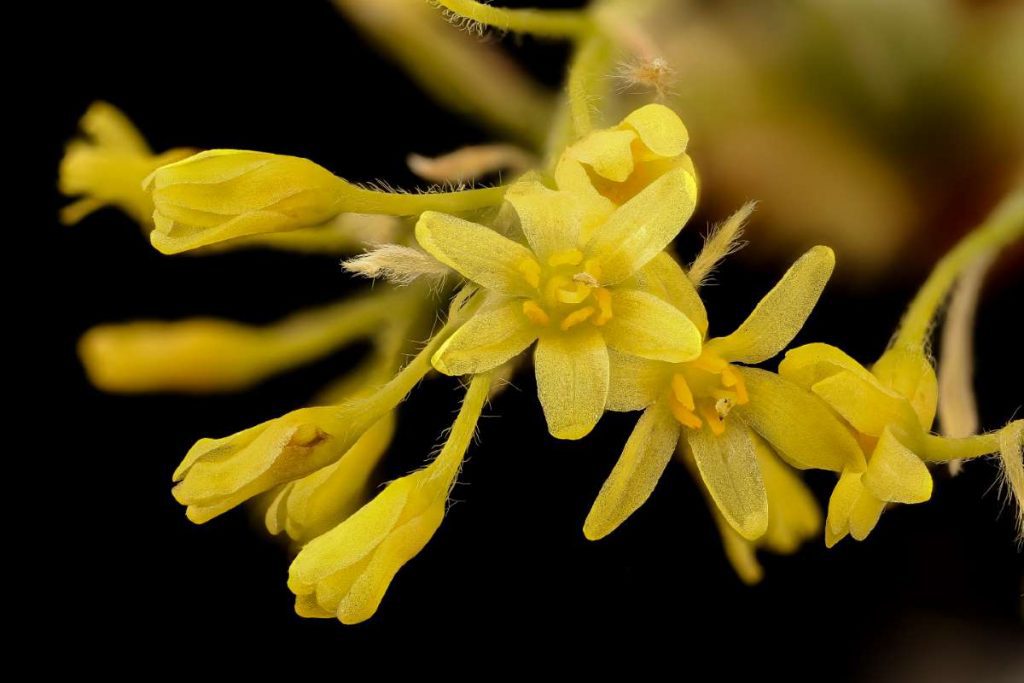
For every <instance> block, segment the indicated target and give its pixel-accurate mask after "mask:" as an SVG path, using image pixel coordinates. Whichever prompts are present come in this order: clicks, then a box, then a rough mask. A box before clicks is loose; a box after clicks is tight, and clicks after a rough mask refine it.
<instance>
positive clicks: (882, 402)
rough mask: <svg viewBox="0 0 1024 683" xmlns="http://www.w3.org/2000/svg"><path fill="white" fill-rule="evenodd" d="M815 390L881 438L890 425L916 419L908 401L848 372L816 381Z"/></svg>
mask: <svg viewBox="0 0 1024 683" xmlns="http://www.w3.org/2000/svg"><path fill="white" fill-rule="evenodd" d="M811 391H812V392H814V394H815V395H817V396H820V397H821V399H822V400H823V401H825V402H826V403H828V404H829V406H831V408H832V409H833V410H834V411H836V412H837V413H839V414H840V415H842V416H843V419H845V420H846V421H847V422H849V423H850V424H851V425H853V427H854V429H856V430H857V431H858V432H861V433H863V434H870V435H871V436H878V435H880V434H881V433H882V430H884V429H885V428H886V427H887V426H888V425H892V424H906V422H905V421H906V420H908V419H909V420H914V419H915V418H914V415H913V413H912V412H911V408H910V405H909V404H908V403H907V401H906V400H905V399H903V398H902V397H896V396H893V395H891V394H890V393H888V392H886V393H883V392H881V391H879V389H878V387H877V385H874V384H871V383H868V382H866V381H864V380H863V379H862V378H861V377H858V376H857V375H854V374H853V373H852V372H848V371H846V370H842V371H840V372H837V373H836V374H834V375H832V376H831V377H826V378H825V379H823V380H821V381H819V382H816V383H815V384H814V385H813V386H812V387H811Z"/></svg>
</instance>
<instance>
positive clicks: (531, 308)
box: [523, 300, 551, 325]
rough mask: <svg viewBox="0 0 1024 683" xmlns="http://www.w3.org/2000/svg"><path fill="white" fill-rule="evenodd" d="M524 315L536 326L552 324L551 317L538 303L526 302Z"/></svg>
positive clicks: (524, 303)
mask: <svg viewBox="0 0 1024 683" xmlns="http://www.w3.org/2000/svg"><path fill="white" fill-rule="evenodd" d="M523 314H524V315H525V316H526V317H527V318H529V319H530V322H532V323H534V324H536V325H547V324H548V323H550V322H551V316H549V315H548V314H547V312H546V311H545V310H544V309H543V308H541V307H540V304H538V303H537V302H536V301H532V300H528V301H524V302H523Z"/></svg>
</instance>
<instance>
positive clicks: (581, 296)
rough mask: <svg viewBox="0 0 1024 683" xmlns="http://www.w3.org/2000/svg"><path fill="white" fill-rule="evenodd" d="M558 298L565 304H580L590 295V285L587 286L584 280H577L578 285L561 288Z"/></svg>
mask: <svg viewBox="0 0 1024 683" xmlns="http://www.w3.org/2000/svg"><path fill="white" fill-rule="evenodd" d="M557 296H558V300H559V301H561V302H562V303H563V304H579V303H583V301H584V300H585V299H586V298H587V297H588V296H590V287H587V286H586V285H585V284H583V283H582V282H577V283H576V286H575V287H574V288H572V289H565V288H562V289H559V290H558V294H557Z"/></svg>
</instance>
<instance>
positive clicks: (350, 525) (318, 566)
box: [288, 474, 418, 593]
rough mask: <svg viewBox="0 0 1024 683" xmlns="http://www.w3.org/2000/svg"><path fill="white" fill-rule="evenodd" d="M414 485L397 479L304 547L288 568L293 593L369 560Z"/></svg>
mask: <svg viewBox="0 0 1024 683" xmlns="http://www.w3.org/2000/svg"><path fill="white" fill-rule="evenodd" d="M417 483H418V482H417V478H416V475H415V474H411V475H407V476H405V477H402V478H401V479H396V480H395V481H393V482H391V483H390V484H388V485H387V487H385V489H384V490H383V491H381V492H380V493H379V494H377V496H376V497H375V498H374V499H373V500H372V501H370V502H369V503H367V504H366V505H364V506H363V507H361V508H360V509H359V510H358V511H357V512H356V513H355V514H354V515H352V516H351V517H349V518H348V519H347V520H345V521H344V522H343V523H341V524H339V525H338V526H336V527H334V528H333V529H331V530H330V531H328V532H327V533H325V534H323V535H322V536H318V537H317V538H314V539H313V540H312V541H310V542H309V543H307V544H306V545H305V546H304V547H303V548H302V551H301V552H300V553H299V554H298V555H297V556H296V557H295V559H294V560H293V561H292V564H291V566H290V567H289V568H288V586H289V587H290V588H291V589H292V591H293V592H296V593H299V592H303V593H304V592H307V591H306V590H302V587H303V586H313V585H315V584H316V583H317V582H318V581H321V580H323V579H326V578H327V577H328V576H330V575H331V574H334V573H336V572H338V571H341V570H343V569H345V568H346V567H350V566H352V565H354V564H356V563H357V562H359V561H361V560H363V559H364V558H366V557H368V556H369V555H370V554H371V553H372V552H373V551H374V550H376V549H377V546H378V545H380V543H381V542H382V541H383V540H384V539H385V538H387V536H388V534H389V533H391V531H392V530H393V529H394V528H395V526H396V525H398V524H399V522H400V520H401V518H402V515H403V512H405V508H406V505H407V504H408V501H409V498H410V496H411V495H412V494H413V492H414V490H415V488H416V485H417Z"/></svg>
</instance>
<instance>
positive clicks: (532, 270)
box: [517, 258, 540, 287]
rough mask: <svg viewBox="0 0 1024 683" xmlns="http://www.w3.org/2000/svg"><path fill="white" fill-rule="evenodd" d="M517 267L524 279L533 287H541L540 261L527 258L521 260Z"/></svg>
mask: <svg viewBox="0 0 1024 683" xmlns="http://www.w3.org/2000/svg"><path fill="white" fill-rule="evenodd" d="M517 268H518V269H519V272H520V273H521V274H522V276H523V279H525V280H526V282H527V283H528V284H529V285H530V286H531V287H540V264H539V263H537V262H536V261H534V260H533V259H532V258H526V259H523V260H522V261H520V262H519V265H518V266H517Z"/></svg>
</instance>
